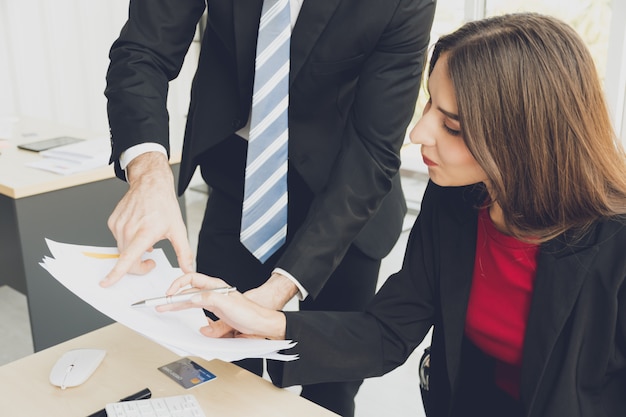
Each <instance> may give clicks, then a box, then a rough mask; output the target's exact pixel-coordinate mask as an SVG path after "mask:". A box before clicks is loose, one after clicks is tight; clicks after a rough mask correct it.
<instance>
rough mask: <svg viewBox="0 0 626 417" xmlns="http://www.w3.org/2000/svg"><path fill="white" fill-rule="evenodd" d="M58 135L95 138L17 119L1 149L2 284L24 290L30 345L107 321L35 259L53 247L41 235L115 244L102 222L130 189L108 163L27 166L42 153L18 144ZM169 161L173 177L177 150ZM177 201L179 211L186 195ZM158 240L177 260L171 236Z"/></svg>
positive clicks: (65, 337) (50, 341)
mask: <svg viewBox="0 0 626 417" xmlns="http://www.w3.org/2000/svg"><path fill="white" fill-rule="evenodd" d="M56 136H76V137H79V138H85V139H90V138H94V137H95V136H94V134H93V133H91V132H86V131H84V130H80V129H74V128H69V127H65V126H59V125H57V124H55V123H52V122H45V121H40V120H31V119H22V120H21V121H20V122H18V123H16V124H15V126H14V129H13V136H12V137H11V138H9V139H10V146H9V147H4V148H2V149H1V150H0V152H1V154H0V265H1V266H2V271H1V272H0V285H5V284H6V285H10V286H11V287H13V288H14V289H16V290H18V291H20V292H22V293H23V294H25V295H26V296H27V299H28V310H29V315H30V323H31V332H32V335H33V345H34V347H35V351H38V350H41V349H45V348H47V347H49V346H53V345H56V344H57V343H60V342H63V341H65V340H68V339H71V338H73V337H76V336H78V335H81V334H84V333H85V332H88V331H91V330H94V329H97V328H99V327H102V326H104V325H106V324H110V323H111V322H112V321H111V320H110V319H109V318H108V317H106V316H104V315H103V314H101V313H100V312H98V311H97V310H95V309H93V308H92V307H91V306H89V305H88V304H86V303H85V302H83V301H82V300H81V299H79V298H78V297H76V296H75V295H74V294H72V293H71V292H69V291H68V290H67V289H65V287H63V286H62V285H61V284H59V283H58V282H57V281H56V280H55V279H54V278H53V277H52V276H50V274H49V273H48V272H47V271H45V270H44V269H43V268H42V267H41V266H40V265H39V262H40V261H41V259H42V257H43V256H44V255H49V253H50V252H49V251H48V248H47V246H46V244H45V240H44V239H45V238H50V239H52V240H57V241H61V242H69V243H77V244H84V245H94V246H115V245H116V244H115V240H114V238H113V236H112V234H111V232H110V231H109V229H108V227H107V224H106V222H107V219H108V217H109V216H110V214H111V213H112V212H113V209H114V208H115V206H116V204H117V203H118V202H119V200H120V199H121V198H122V196H123V195H124V193H125V192H126V190H127V188H128V187H127V184H126V183H124V182H123V181H120V180H119V179H118V178H116V177H115V175H114V172H113V167H112V166H106V167H101V168H96V169H93V170H90V171H86V172H81V173H76V174H73V175H67V176H63V175H58V174H54V173H51V172H47V171H43V170H39V169H35V168H31V167H27V166H26V165H25V164H26V163H28V162H31V161H35V160H37V159H39V158H41V156H40V155H39V154H37V153H35V152H29V151H23V150H19V149H17V145H19V144H21V143H26V142H32V141H36V140H40V139H48V138H53V137H56ZM3 139H7V138H3ZM171 162H172V164H173V165H172V168H173V169H174V172H175V174H176V175H177V174H178V165H179V162H180V152H178V154H175V155H173V156H172V158H171ZM179 203H180V205H181V208H182V209H183V210H182V212H183V216H184V215H185V210H184V207H185V204H184V199H183V198H181V199H180V200H179ZM160 246H162V247H163V248H164V249H165V251H166V253H167V255H168V258H169V259H170V260H175V259H176V257H175V256H174V252H173V250H172V248H171V245H169V242H167V243H164V244H163V245H160Z"/></svg>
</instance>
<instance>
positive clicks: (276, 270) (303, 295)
mask: <svg viewBox="0 0 626 417" xmlns="http://www.w3.org/2000/svg"><path fill="white" fill-rule="evenodd" d="M272 273H277V274H280V275H284V276H286V277H287V278H289V280H290V281H291V282H293V283H294V284H295V285H296V287H298V293H297V294H296V296H297V297H298V300H300V301H303V300H304V299H305V298H307V297H308V296H309V292H308V291H307V290H305V289H304V287H303V286H302V285H301V284H300V283H299V282H298V280H297V279H295V278H294V277H293V275H291V274H290V273H289V272H287V271H285V270H284V269H280V268H274V270H273V271H272Z"/></svg>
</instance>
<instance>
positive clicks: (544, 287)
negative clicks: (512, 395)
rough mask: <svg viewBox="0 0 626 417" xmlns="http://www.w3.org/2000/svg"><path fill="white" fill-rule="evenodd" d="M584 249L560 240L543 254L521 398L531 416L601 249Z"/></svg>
mask: <svg viewBox="0 0 626 417" xmlns="http://www.w3.org/2000/svg"><path fill="white" fill-rule="evenodd" d="M582 246H584V247H583V248H581V246H580V245H576V248H577V250H576V251H575V252H574V251H573V249H568V246H567V245H566V244H565V243H564V242H563V240H561V239H560V238H559V239H556V240H555V241H552V242H549V243H548V244H546V245H542V247H541V250H540V255H539V259H538V263H537V275H536V277H535V284H534V290H533V298H532V302H531V308H530V314H529V317H528V326H527V328H526V335H525V341H524V353H523V358H522V376H521V393H520V394H521V398H522V400H523V402H524V403H525V404H528V410H527V412H528V415H533V409H535V407H536V406H537V405H538V404H537V402H538V394H539V388H540V386H541V385H542V384H541V382H542V379H543V378H544V376H545V371H546V368H547V365H548V363H549V361H550V360H553V359H554V358H552V354H553V351H554V348H555V345H556V342H557V339H558V338H559V336H560V335H561V333H562V331H563V329H564V327H565V324H566V322H567V319H568V317H569V316H570V314H571V311H572V309H573V308H574V305H575V303H576V300H577V298H578V295H579V293H580V290H581V287H582V285H583V282H584V281H585V277H586V276H587V271H588V267H589V265H590V264H591V262H592V261H593V259H594V258H595V256H596V254H597V253H598V247H597V246H587V245H582ZM581 249H582V250H581ZM540 402H541V401H540Z"/></svg>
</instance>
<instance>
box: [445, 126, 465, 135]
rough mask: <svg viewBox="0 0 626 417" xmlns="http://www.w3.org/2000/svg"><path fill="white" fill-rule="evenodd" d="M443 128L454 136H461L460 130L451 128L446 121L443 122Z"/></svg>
mask: <svg viewBox="0 0 626 417" xmlns="http://www.w3.org/2000/svg"><path fill="white" fill-rule="evenodd" d="M443 128H444V129H445V130H446V132H448V133H449V134H450V135H452V136H459V135H460V134H461V131H460V130H455V129H452V128H449V127H448V126H447V125H446V124H445V123H444V124H443Z"/></svg>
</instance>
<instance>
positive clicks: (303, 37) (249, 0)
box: [232, 0, 341, 92]
mask: <svg viewBox="0 0 626 417" xmlns="http://www.w3.org/2000/svg"><path fill="white" fill-rule="evenodd" d="M232 1H233V17H234V32H235V49H236V56H237V62H238V65H237V71H238V74H237V75H238V77H239V85H240V86H241V91H242V92H245V91H249V90H250V89H251V85H252V83H253V80H254V77H253V76H254V61H255V56H256V40H257V33H258V30H259V20H260V18H261V8H262V7H263V0H232ZM340 2H341V0H323V1H320V0H305V1H304V3H302V9H301V10H300V14H299V16H298V20H297V21H296V25H295V27H294V29H293V32H292V34H291V57H290V59H291V69H290V72H289V79H290V85H291V83H292V82H293V80H294V79H295V78H296V76H297V74H298V72H299V71H300V70H301V69H302V65H303V64H304V62H305V61H306V59H307V57H308V56H309V54H310V53H311V50H312V49H313V46H314V45H315V43H316V42H317V40H318V38H319V36H320V34H321V33H322V31H323V30H324V28H325V27H326V25H327V24H328V21H329V20H330V18H331V16H332V15H333V12H334V11H335V9H336V8H337V6H338V5H339V3H340ZM294 45H295V47H294ZM250 91H251V90H250Z"/></svg>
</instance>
